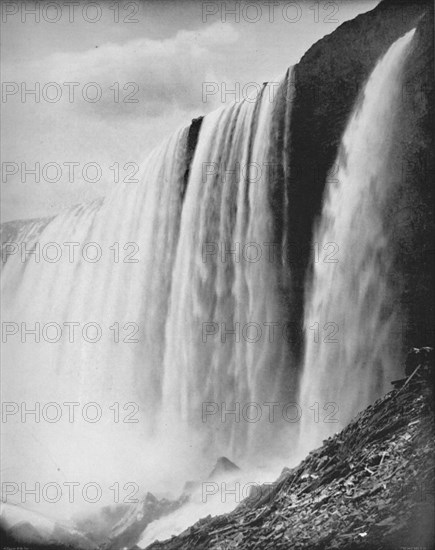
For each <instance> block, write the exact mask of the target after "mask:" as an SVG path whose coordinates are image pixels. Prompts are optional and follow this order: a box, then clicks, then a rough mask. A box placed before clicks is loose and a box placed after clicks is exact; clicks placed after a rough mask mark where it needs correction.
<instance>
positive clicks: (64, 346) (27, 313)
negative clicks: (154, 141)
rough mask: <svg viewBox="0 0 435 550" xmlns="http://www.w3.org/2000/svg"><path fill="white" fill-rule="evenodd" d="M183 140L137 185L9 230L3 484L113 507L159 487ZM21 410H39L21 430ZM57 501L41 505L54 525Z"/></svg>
mask: <svg viewBox="0 0 435 550" xmlns="http://www.w3.org/2000/svg"><path fill="white" fill-rule="evenodd" d="M187 138H188V129H186V128H183V129H180V130H179V131H178V132H176V133H175V134H174V135H173V136H172V137H170V138H169V139H168V140H167V141H166V142H165V143H163V144H162V145H161V146H160V147H159V148H158V149H156V150H155V151H154V152H152V153H151V155H150V156H149V158H148V159H147V160H146V161H145V162H144V165H143V167H142V180H141V182H140V184H136V185H135V184H132V183H128V184H127V183H126V184H124V185H123V186H121V187H120V188H119V189H116V190H114V192H113V194H111V195H110V196H108V197H107V198H105V199H101V200H97V201H94V202H93V203H91V204H87V205H79V206H76V207H73V208H70V209H68V210H67V211H66V212H64V213H61V214H59V215H57V216H56V217H55V218H53V219H51V220H48V221H45V222H40V223H36V224H35V223H33V224H31V226H30V227H29V228H28V230H27V233H26V234H25V235H22V232H23V230H19V231H18V234H17V236H16V237H15V240H16V241H20V243H19V244H21V241H22V242H23V245H25V247H26V250H27V252H28V253H27V254H26V255H25V256H24V257H23V256H22V254H21V252H22V250H21V246H20V249H19V250H18V251H16V250H14V249H13V245H12V244H11V245H9V248H8V250H9V251H10V252H11V253H10V254H6V258H7V261H6V263H5V264H4V266H3V277H2V295H3V297H4V299H3V320H4V322H9V323H10V324H12V323H15V325H16V326H17V332H16V334H13V335H11V336H9V337H7V338H6V342H5V343H4V344H3V373H2V374H3V394H2V400H3V402H10V403H17V404H19V407H20V410H19V411H18V413H16V414H12V415H9V417H8V418H7V422H5V420H3V422H5V423H4V424H3V428H4V430H3V431H4V434H3V449H4V456H5V459H4V461H3V475H4V479H5V480H8V481H9V480H10V481H12V482H18V483H21V482H28V483H35V482H39V483H41V484H42V483H44V482H57V483H63V482H65V481H77V482H80V483H82V484H84V483H86V482H88V481H95V482H98V483H100V484H101V485H102V486H104V487H105V490H106V496H108V500H109V501H110V502H113V494H112V493H111V491H110V490H109V489H107V488H108V487H110V486H112V485H113V483H115V482H118V483H120V484H121V483H122V481H123V480H125V482H134V483H136V484H137V485H138V486H140V487H141V488H143V487H144V486H145V485H147V483H148V482H149V480H150V479H152V480H155V478H156V477H157V476H156V474H155V473H154V472H155V470H156V467H155V464H158V460H159V458H158V457H157V456H153V453H150V452H149V446H148V442H149V438H150V437H151V434H152V433H153V431H154V430H155V427H156V424H157V422H158V420H157V410H156V408H157V406H158V401H159V399H160V397H161V379H162V372H163V370H162V363H163V352H164V326H165V322H166V317H167V311H168V304H169V294H170V289H171V282H172V279H171V273H172V263H173V258H174V257H175V250H176V247H177V241H178V232H179V224H180V214H181V208H182V195H183V192H184V185H185V183H184V175H185V172H186V142H187ZM7 238H9V239H10V236H9V237H8V236H7ZM65 243H69V245H68V244H67V245H66V244H65ZM74 243H75V244H74ZM6 246H7V245H5V247H6ZM4 250H5V249H4ZM32 251H33V254H32ZM12 252H13V253H12ZM99 256H100V257H99ZM23 259H24V260H25V261H22V260H23ZM96 260H97V261H96ZM22 323H25V325H24V326H22ZM11 330H12V329H11ZM25 330H28V331H31V330H33V331H36V332H34V333H33V334H32V333H30V332H29V333H28V334H27V335H26V334H25ZM36 340H38V341H36ZM68 402H69V403H73V402H75V403H77V407H76V408H75V409H71V407H68V406H65V405H64V403H68ZM37 403H39V405H37ZM48 403H54V405H51V406H50V407H48V408H46V409H44V406H45V405H47V404H48ZM87 403H96V404H97V406H98V407H99V408H100V414H101V419H99V420H98V421H97V422H95V423H93V422H90V421H88V420H87V419H84V418H83V412H85V413H87V412H88V411H89V414H85V416H86V417H89V418H91V419H92V418H94V417H97V415H98V408H97V407H95V406H93V407H90V408H86V409H85V410H83V408H84V406H85V405H86V404H87ZM116 403H119V405H115V404H116ZM21 404H23V406H22V405H21ZM24 406H25V407H26V408H27V409H29V410H30V409H35V407H38V406H39V410H40V413H39V421H35V420H36V417H35V416H32V415H31V414H29V415H27V416H25V422H22V421H21V414H20V413H21V412H23V411H22V410H23V408H24ZM116 407H118V410H116ZM59 408H60V413H59ZM70 411H71V412H70ZM24 412H25V411H24ZM44 413H45V414H44ZM59 414H60V418H59ZM70 414H73V422H71V421H70V416H69V415H70ZM116 415H118V418H117V417H116ZM50 418H54V419H55V420H54V421H53V420H50ZM56 418H57V420H56ZM6 476H7V477H6ZM64 489H65V487H64ZM145 489H146V487H145ZM15 498H16V499H17V501H18V502H20V499H21V495H20V494H17V495H16V496H15ZM65 501H66V502H67V504H68V500H67V498H65V497H64V498H62V500H61V501H60V502H59V503H58V504H57V505H53V504H51V505H49V504H48V505H47V503H45V505H44V503H41V506H43V507H45V508H47V509H48V511H49V512H50V513H56V514H59V513H60V514H63V513H65V510H63V509H62V504H64V503H65ZM27 502H30V505H32V499H31V498H28V499H27ZM94 507H95V506H94ZM45 511H47V510H45Z"/></svg>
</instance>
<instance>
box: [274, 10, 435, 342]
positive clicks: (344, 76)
mask: <svg viewBox="0 0 435 550" xmlns="http://www.w3.org/2000/svg"><path fill="white" fill-rule="evenodd" d="M412 28H416V37H415V40H414V43H415V46H414V48H413V51H412V53H411V55H410V56H409V59H408V61H407V65H406V69H405V79H404V84H403V94H402V97H403V102H402V105H401V108H400V111H399V112H398V119H399V120H398V125H397V131H396V146H395V152H396V159H397V163H396V170H397V193H396V197H397V201H398V202H395V203H394V204H392V208H391V212H390V222H389V225H390V227H391V230H394V231H395V234H396V236H397V237H398V245H397V247H398V248H397V251H396V252H397V254H396V258H397V260H396V261H397V268H398V269H399V270H400V272H401V273H404V274H405V275H404V277H405V278H406V283H405V289H404V290H403V292H404V294H403V300H404V303H406V305H405V310H406V313H407V315H408V321H407V322H406V328H405V331H404V335H403V341H404V345H405V347H409V346H410V345H411V342H412V341H413V338H414V345H415V344H416V343H417V342H416V340H415V338H417V339H418V340H419V339H420V338H421V336H422V334H423V333H424V337H422V342H421V345H425V343H424V342H428V340H427V336H426V333H427V332H428V326H430V323H429V324H428V320H429V319H430V318H432V317H433V307H434V306H433V304H434V300H433V293H432V291H430V293H429V295H428V294H427V291H428V287H429V280H430V281H432V282H433V278H434V270H433V250H432V251H426V252H425V253H422V250H423V248H422V247H423V243H424V242H431V241H430V238H429V235H430V232H431V231H433V229H434V218H433V191H432V185H431V182H432V181H433V172H434V171H433V153H432V151H433V145H434V140H433V128H432V123H431V121H433V114H434V112H433V109H434V107H433V106H434V102H433V96H434V84H433V67H434V57H433V50H434V44H433V4H432V2H427V1H421V2H420V1H419V2H417V1H400V0H384V1H383V2H381V3H380V4H379V5H378V6H377V7H376V8H375V9H374V10H372V11H370V12H368V13H364V14H362V15H359V16H358V17H356V18H355V19H353V20H352V21H347V22H345V23H343V24H342V25H341V26H340V27H339V28H338V29H336V30H335V31H334V32H333V33H332V34H330V35H328V36H325V37H324V38H322V39H321V40H319V41H318V42H317V43H316V44H314V45H313V46H312V47H311V48H310V49H309V50H308V51H307V53H306V54H305V55H304V56H303V57H302V59H301V61H300V62H299V63H298V64H297V65H296V67H295V69H294V72H293V78H294V83H293V93H294V100H293V107H292V113H291V121H290V137H289V139H290V145H289V148H288V151H287V152H286V153H287V155H286V159H285V161H286V169H285V171H284V173H285V174H286V185H287V186H288V187H289V189H290V193H289V195H290V196H291V197H292V201H291V202H290V204H289V213H288V217H287V219H288V223H289V225H290V227H289V230H288V232H289V235H291V241H292V243H293V244H294V243H297V246H292V247H291V249H289V252H288V256H289V257H290V258H291V263H292V285H293V296H292V300H291V302H292V308H293V307H296V308H297V309H298V310H299V312H300V315H299V318H300V319H301V318H302V307H303V294H304V290H303V289H304V283H305V278H306V274H307V268H308V266H309V259H310V257H309V252H308V250H309V246H310V242H311V238H312V230H313V224H314V223H315V220H316V217H317V216H318V214H319V213H320V208H321V204H322V197H323V191H324V188H325V182H327V180H328V173H329V172H330V171H331V172H332V174H333V173H334V166H333V165H334V162H335V159H336V157H337V154H338V147H339V143H340V138H341V135H342V134H343V131H344V129H345V126H346V123H347V121H348V119H349V117H350V114H351V111H352V108H353V107H354V105H355V103H356V101H357V98H358V95H359V94H360V93H361V91H362V88H363V86H364V84H365V82H366V80H367V78H368V77H369V75H370V73H371V72H372V71H373V68H374V66H375V64H376V62H377V61H378V60H379V58H380V57H382V55H383V54H384V53H385V52H386V51H387V50H388V48H389V47H390V46H391V44H392V43H393V42H394V41H396V40H397V39H398V38H399V37H400V36H402V35H403V34H405V33H406V32H407V31H409V30H410V29H412ZM411 229H412V231H410V230H411ZM276 231H277V232H278V233H279V232H280V231H281V227H280V222H279V219H277V227H276ZM392 283H393V282H392ZM432 286H433V285H432ZM401 291H402V289H401ZM424 296H426V297H428V298H429V299H425V298H424ZM430 336H431V338H433V335H430Z"/></svg>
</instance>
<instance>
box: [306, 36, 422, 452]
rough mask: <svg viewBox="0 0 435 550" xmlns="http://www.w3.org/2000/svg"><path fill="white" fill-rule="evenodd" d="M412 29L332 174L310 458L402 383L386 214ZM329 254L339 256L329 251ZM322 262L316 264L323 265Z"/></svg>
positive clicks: (311, 344) (380, 71) (385, 64)
mask: <svg viewBox="0 0 435 550" xmlns="http://www.w3.org/2000/svg"><path fill="white" fill-rule="evenodd" d="M414 32H415V31H414V30H412V31H410V32H408V33H407V34H405V35H404V36H403V37H401V38H400V39H398V40H397V41H396V42H395V43H394V44H393V45H392V46H391V47H390V49H389V50H388V52H387V53H386V54H385V56H384V57H383V58H382V59H381V60H380V61H379V62H378V64H377V66H376V67H375V69H374V70H373V72H372V74H371V76H370V78H369V80H368V82H367V83H366V85H365V88H364V90H363V93H362V94H361V96H360V97H359V99H358V101H357V104H356V106H355V108H354V112H353V114H352V116H351V119H350V121H349V123H348V125H347V128H346V130H345V132H344V135H343V138H342V142H341V146H340V150H339V154H338V158H337V161H336V165H335V167H334V169H333V171H332V173H331V174H330V176H329V181H328V183H327V188H326V191H325V200H324V206H323V212H322V216H321V219H320V223H319V224H318V227H317V228H316V229H315V232H314V241H315V242H319V243H335V245H336V246H337V249H338V251H337V254H336V255H335V256H334V255H328V259H330V260H331V262H334V261H336V263H329V262H328V261H326V262H325V261H314V262H313V266H314V270H313V271H314V273H313V278H312V281H311V282H310V285H309V289H308V291H307V298H306V306H305V322H304V325H305V364H304V368H303V375H302V381H301V391H300V401H301V406H302V407H304V406H305V407H310V406H311V407H313V406H314V404H315V403H318V404H319V407H320V411H321V413H320V416H319V419H318V420H319V422H314V423H313V422H312V421H311V422H309V421H306V418H303V419H302V423H301V435H300V447H301V450H303V451H307V450H309V449H312V448H313V447H314V446H316V445H320V444H321V442H322V439H324V438H325V437H326V436H329V435H331V434H332V433H334V432H336V431H339V430H340V429H341V428H343V427H344V426H345V425H346V424H347V423H348V422H349V421H350V420H351V418H352V417H353V416H354V415H355V414H356V413H357V412H358V411H360V410H362V409H364V408H365V407H366V406H367V405H368V404H369V403H371V402H373V400H374V399H375V398H377V397H380V396H381V395H383V394H384V393H385V392H386V391H388V390H389V389H390V388H391V385H390V382H391V380H392V379H394V377H395V376H398V375H399V371H398V365H400V360H399V359H400V354H401V348H400V344H399V340H398V334H399V331H400V326H401V311H400V300H399V299H398V298H399V296H397V295H395V294H394V289H393V288H392V286H391V285H390V281H391V275H392V268H393V255H392V250H393V247H392V243H391V242H390V241H389V239H388V231H387V229H386V227H385V220H384V217H383V216H384V212H385V209H386V208H385V207H386V204H387V202H388V201H389V200H390V197H391V192H392V191H393V187H392V186H393V184H394V174H393V170H391V156H390V153H391V150H392V148H393V146H394V143H393V141H392V140H393V135H394V122H395V114H396V112H397V109H398V105H399V102H400V101H401V91H402V90H401V73H402V69H403V66H404V60H405V57H406V54H407V52H408V50H409V47H410V43H411V40H412V37H413V35H414ZM331 251H332V249H331ZM316 259H317V258H316Z"/></svg>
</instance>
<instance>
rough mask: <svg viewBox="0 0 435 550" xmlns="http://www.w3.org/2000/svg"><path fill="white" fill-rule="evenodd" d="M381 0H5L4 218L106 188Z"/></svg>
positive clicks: (40, 212)
mask: <svg viewBox="0 0 435 550" xmlns="http://www.w3.org/2000/svg"><path fill="white" fill-rule="evenodd" d="M377 3H378V1H377V0H361V1H346V2H345V1H342V0H336V1H334V2H315V1H314V0H309V1H307V2H283V1H281V0H274V1H272V0H271V1H270V2H265V1H261V2H260V1H255V2H252V1H251V2H244V1H242V2H239V4H238V6H239V7H238V9H237V8H236V3H235V2H234V1H227V2H200V1H180V0H178V1H175V0H172V1H166V0H156V1H148V0H147V1H136V2H134V1H128V0H120V1H111V2H107V3H105V2H102V1H97V2H90V1H89V2H79V0H76V2H67V0H59V1H53V2H45V1H43V2H40V3H39V4H36V5H37V6H39V7H37V8H36V11H35V3H34V2H26V3H24V5H25V7H26V8H27V11H26V10H25V9H24V8H22V7H21V2H2V3H1V8H2V23H1V24H2V29H1V30H2V54H1V55H2V58H1V61H2V103H1V108H2V120H3V124H2V150H1V153H2V155H1V156H2V184H1V185H2V221H8V220H11V219H18V218H31V217H39V216H46V215H52V214H55V213H57V212H58V211H60V210H61V209H62V208H65V207H66V206H68V205H70V204H74V203H78V202H82V201H86V200H91V199H93V198H95V197H98V196H101V195H105V194H107V193H108V192H110V190H111V189H113V188H114V186H116V185H117V183H116V181H115V179H116V177H115V173H116V172H117V171H118V170H117V167H118V166H119V177H118V179H120V180H123V179H125V178H126V177H128V175H130V174H133V172H134V170H135V166H136V165H137V166H139V165H140V164H141V163H142V162H143V160H144V158H145V157H146V155H147V153H149V151H150V150H151V149H152V148H153V147H154V146H155V145H157V144H158V143H159V142H160V141H161V140H162V139H164V138H165V136H167V135H168V134H170V133H171V132H173V131H174V130H176V129H177V128H178V127H180V126H181V125H185V124H188V123H189V121H190V120H191V119H192V118H193V117H196V116H198V115H200V114H206V113H207V112H209V111H210V110H212V109H215V108H216V107H218V106H220V105H221V103H222V102H223V101H224V102H227V103H229V102H231V101H234V99H237V100H241V99H242V98H243V95H244V89H245V90H248V88H244V86H246V85H247V84H248V83H251V82H255V83H259V84H261V83H262V82H264V81H266V80H277V79H278V78H279V77H280V75H282V74H283V73H284V72H285V70H286V69H287V67H288V66H289V65H292V64H294V63H297V62H298V60H299V59H300V58H301V56H302V55H303V54H304V52H305V51H306V50H307V49H308V48H309V47H310V45H311V44H313V43H314V42H316V41H317V40H318V39H319V38H321V37H322V36H324V35H325V34H329V33H330V32H332V31H333V30H334V29H335V28H336V27H337V26H339V25H340V24H341V23H343V22H344V21H346V20H348V19H352V18H353V17H355V16H356V15H357V14H358V13H362V12H365V11H368V10H370V9H373V7H374V6H375V5H376V4H377ZM235 10H236V13H235ZM206 83H208V90H210V91H214V92H215V93H213V94H209V95H208V96H207V97H204V95H203V90H204V86H205V85H206ZM237 86H238V87H239V88H237ZM225 87H226V88H225ZM225 89H227V90H228V91H230V90H234V89H237V90H239V91H238V97H236V98H235V96H234V94H231V93H227V95H225V93H224V96H223V97H222V92H225ZM251 89H252V88H251ZM32 90H36V92H35V93H33V94H32V93H31V91H32ZM36 163H39V166H38V165H37V164H36ZM116 163H118V165H117V164H116ZM126 163H130V164H126ZM35 167H36V172H37V175H38V176H39V182H38V181H35V179H36V178H35V175H34V174H32V173H31V172H27V173H26V170H28V171H31V170H33V169H35ZM111 167H112V168H111ZM134 177H135V176H134V175H133V178H134ZM93 180H95V181H93ZM97 180H98V181H97Z"/></svg>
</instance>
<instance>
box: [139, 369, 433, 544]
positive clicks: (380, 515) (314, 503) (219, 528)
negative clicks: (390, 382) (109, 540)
mask: <svg viewBox="0 0 435 550" xmlns="http://www.w3.org/2000/svg"><path fill="white" fill-rule="evenodd" d="M419 370H420V371H421V372H424V373H425V375H420V374H419V372H416V373H414V371H413V374H411V376H410V377H408V378H407V379H404V380H402V381H398V382H396V383H395V385H396V388H395V389H393V390H392V391H391V392H390V393H388V394H387V395H386V396H384V397H383V398H381V399H379V400H378V401H377V402H376V403H374V404H373V405H372V406H370V407H368V408H367V409H366V410H364V411H363V412H361V413H360V414H359V415H358V416H357V417H356V418H355V420H354V421H353V422H351V423H350V424H349V425H348V426H347V427H346V428H345V429H344V430H343V431H342V432H340V433H339V434H337V435H335V436H334V437H332V438H329V439H328V440H326V441H325V442H324V444H323V446H322V447H320V448H319V449H316V450H315V451H313V452H311V453H310V454H309V455H308V456H307V458H306V459H305V460H303V462H301V463H300V464H299V465H298V466H297V467H296V468H293V469H287V468H285V469H284V470H283V472H282V474H281V476H280V478H279V479H278V480H277V482H276V483H275V484H272V486H264V487H263V490H262V491H255V492H254V493H253V494H252V496H251V497H248V498H247V499H246V500H245V501H243V502H242V503H241V504H240V505H239V506H238V507H237V508H236V510H235V511H233V512H232V513H229V514H227V515H223V516H217V517H214V518H211V517H208V518H205V519H203V520H200V521H199V522H197V523H196V524H195V525H194V526H192V527H190V528H189V529H187V530H186V531H185V532H183V533H182V534H181V535H179V536H177V537H172V539H170V540H168V541H166V542H156V543H154V544H152V545H151V546H149V547H148V550H175V549H177V550H193V549H198V550H200V549H201V550H206V549H207V550H224V549H225V550H226V549H228V550H229V549H231V548H233V549H235V548H237V549H250V550H251V549H252V550H253V549H259V550H269V549H270V550H279V549H282V550H284V549H285V550H288V549H289V548H291V549H292V550H293V549H307V550H308V549H309V550H315V549H317V550H320V549H326V548H328V549H352V548H358V549H377V550H380V549H391V550H393V549H398V548H409V547H423V548H426V549H429V548H432V547H433V542H434V531H433V527H434V524H433V517H434V439H433V428H434V395H433V380H431V379H430V376H429V377H428V376H427V372H428V370H429V369H428V368H427V366H426V367H425V368H424V369H422V368H421V367H420V369H419ZM432 372H433V371H432ZM428 378H429V379H428Z"/></svg>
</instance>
